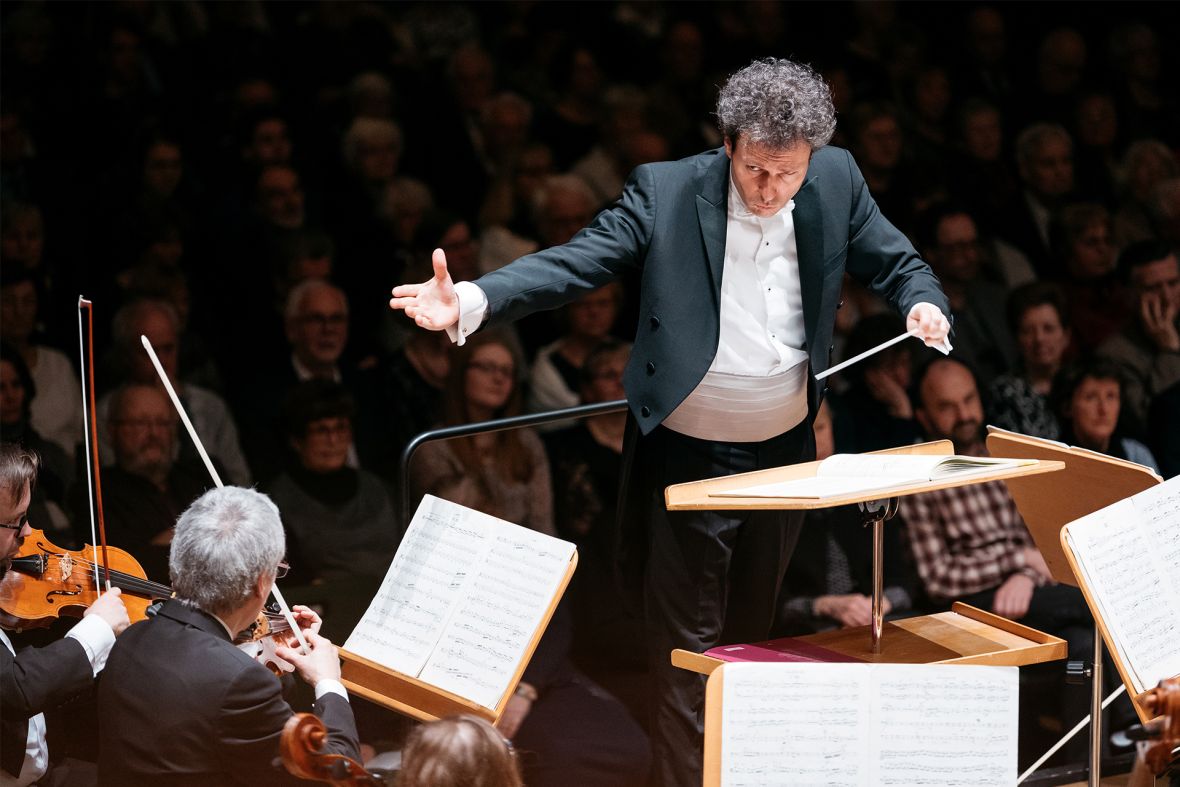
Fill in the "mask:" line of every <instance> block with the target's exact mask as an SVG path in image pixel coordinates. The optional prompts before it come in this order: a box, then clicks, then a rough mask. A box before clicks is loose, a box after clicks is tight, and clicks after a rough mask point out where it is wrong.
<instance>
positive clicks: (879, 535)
mask: <svg viewBox="0 0 1180 787" xmlns="http://www.w3.org/2000/svg"><path fill="white" fill-rule="evenodd" d="M873 453H875V454H895V455H912V454H924V455H949V454H953V453H954V446H953V444H952V443H951V441H950V440H936V441H933V442H929V443H920V444H918V445H908V446H902V447H899V448H890V449H886V450H884V451H874V452H873ZM997 456H1002V454H997ZM1064 466H1065V465H1064V464H1063V463H1062V462H1060V461H1038V462H1037V464H1035V465H1029V466H1023V467H1015V468H1012V467H1009V468H1002V469H995V470H989V471H987V472H980V473H972V474H970V475H966V476H963V477H959V478H954V477H951V478H945V479H940V480H938V481H930V482H925V483H921V484H907V485H902V486H896V487H891V488H886V489H878V490H874V491H871V492H860V493H855V494H848V495H840V496H838V497H827V498H823V499H801V498H766V497H715V496H714V495H716V494H717V493H720V492H728V491H731V490H734V489H742V488H744V487H748V486H755V485H758V484H769V483H776V482H782V481H789V480H794V479H799V478H810V477H814V476H815V474H816V469H817V468H818V467H819V462H806V463H802V464H797V465H787V466H786V467H775V468H771V469H769V470H757V471H754V472H752V473H741V474H738V475H731V476H724V477H722V478H712V479H707V480H705V481H693V482H690V483H685V484H675V485H673V486H669V487H668V488H667V489H666V490H665V492H664V500H665V503H666V504H667V506H668V510H669V511H694V510H726V511H730V510H789V511H798V510H811V509H817V508H829V507H832V506H840V505H850V504H853V503H855V504H858V505H859V506H860V508H861V511H862V512H863V514H864V517H865V523H866V524H870V523H871V524H872V526H873V594H872V599H873V620H872V623H871V624H870V626H868V628H869V633H870V638H869V640H868V641H867V644H868V648H867V649H866V648H865V647H864V643H865V640H864V638H863V636H857V635H854V634H852V633H850V632H860V634H863V628H860V629H851V630H850V631H849V632H842V634H843V636H842V637H841V639H840V641H839V643H831V642H827V641H825V642H824V646H825V647H827V648H828V649H833V650H840V651H841V652H845V651H847V655H848V656H851V657H853V658H854V659H856V660H858V661H878V660H882V656H883V653H882V644H881V642H882V633H883V630H884V607H883V606H882V600H883V598H884V585H883V583H884V577H883V574H884V571H883V568H882V565H883V562H884V543H885V539H884V535H885V531H884V525H885V520H887V519H889V518H890V517H892V516H893V515H894V514H895V513H896V512H897V503H898V498H899V497H903V496H906V495H916V494H922V493H923V492H933V491H935V490H938V489H950V488H952V487H959V486H967V485H970V484H978V483H983V482H985V481H1000V480H1005V481H1006V480H1008V479H1012V478H1020V477H1024V476H1032V475H1039V474H1042V473H1051V472H1054V471H1057V470H1061V469H1062V468H1064ZM963 606H964V607H966V605H963ZM966 608H967V609H972V608H970V607H966ZM976 620H977V622H978V621H979V619H978V618H976ZM910 625H912V624H910ZM988 625H989V626H990V625H991V624H990V623H989V624H988ZM1013 625H1015V624H1013ZM894 626H896V624H894ZM891 628H893V626H891ZM932 628H935V627H932ZM1021 628H1026V627H1021ZM928 633H933V632H932V631H931V632H928ZM1037 634H1040V632H1037ZM1040 636H1046V635H1040ZM815 637H824V635H823V634H820V635H814V636H813V637H800V638H799V639H800V640H801V641H805V642H813V641H814V638H815ZM846 639H847V640H848V641H845V640H846ZM1050 639H1054V638H1050ZM935 641H936V640H935ZM1059 641H1060V640H1059ZM858 643H859V644H858ZM833 644H838V646H839V647H833ZM1005 649H1006V648H1005ZM1050 650H1054V649H1050ZM954 652H956V651H954V650H953V648H941V649H940V650H938V653H939V654H941V655H942V656H943V657H942V658H932V659H929V660H930V661H943V660H946V656H947V655H948V654H949V653H954ZM682 654H687V655H682ZM691 655H700V654H691V653H690V652H689V651H681V650H676V651H673V655H672V663H673V664H677V666H680V664H678V663H677V661H678V659H679V660H681V661H682V662H685V663H690V662H691V663H695V660H693V659H691V658H688V656H691ZM960 655H961V654H960ZM1051 658H1061V656H1049V657H1048V658H1047V659H1038V660H1048V659H1051ZM885 660H888V659H885ZM1022 663H1034V662H1022ZM688 668H689V669H693V667H688ZM697 671H700V670H697Z"/></svg>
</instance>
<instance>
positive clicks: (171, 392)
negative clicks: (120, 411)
mask: <svg viewBox="0 0 1180 787" xmlns="http://www.w3.org/2000/svg"><path fill="white" fill-rule="evenodd" d="M139 340H140V342H142V343H143V349H145V350H147V354H148V358H151V360H152V366H154V367H155V369H156V374H157V375H159V377H160V382H162V383H163V384H164V390H166V391H167V392H168V398H170V399H171V400H172V406H173V407H175V408H176V413H177V414H178V415H179V416H180V420H181V422H182V423H183V424H184V428H185V429H187V430H188V436H189V437H191V438H192V439H193V445H194V446H196V448H197V453H198V454H200V455H201V461H203V462H204V463H205V469H206V470H208V471H209V475H210V476H212V478H213V483H214V484H216V485H217V488H218V489H221V488H222V487H224V486H225V484H224V483H222V481H221V476H220V475H218V474H217V468H215V467H214V466H213V460H212V459H210V458H209V453H208V452H207V451H206V450H205V444H204V443H202V442H201V438H200V437H198V436H197V430H196V428H195V427H194V426H193V422H192V421H190V420H189V417H188V413H187V412H185V409H184V405H183V404H181V403H180V397H179V396H177V395H176V389H175V388H173V387H172V381H171V380H169V379H168V373H167V372H165V371H164V367H163V365H162V364H161V363H160V358H159V356H157V355H156V350H155V348H154V347H152V343H151V342H150V341H148V337H146V336H140V337H139ZM270 592H271V593H272V594H273V595H274V597H275V601H277V602H278V603H279V609H280V610H282V613H283V617H284V618H286V619H287V623H288V624H289V625H290V626H291V632H292V633H293V634H294V635H295V639H297V640H298V641H299V646H300V647H301V648H303V652H304V653H310V652H311V648H309V647H308V646H307V640H305V639H304V638H303V631H302V630H300V628H299V625H298V624H297V623H296V622H295V616H294V615H292V614H291V608H290V607H289V606H287V599H285V598H283V594H282V592H281V591H280V590H279V583H278V580H276V581H275V582H274V583H272V584H271V587H270Z"/></svg>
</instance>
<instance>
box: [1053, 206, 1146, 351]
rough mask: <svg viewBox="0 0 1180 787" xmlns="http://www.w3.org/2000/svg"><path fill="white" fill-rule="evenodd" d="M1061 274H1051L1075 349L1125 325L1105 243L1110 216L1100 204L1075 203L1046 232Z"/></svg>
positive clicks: (1123, 301) (1110, 249)
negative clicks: (1063, 303)
mask: <svg viewBox="0 0 1180 787" xmlns="http://www.w3.org/2000/svg"><path fill="white" fill-rule="evenodd" d="M1051 235H1052V239H1053V249H1054V254H1055V256H1056V258H1057V260H1058V261H1059V265H1060V270H1061V275H1060V276H1059V277H1056V279H1057V280H1058V281H1060V282H1061V286H1062V288H1063V289H1064V290H1065V297H1066V301H1067V302H1068V303H1069V311H1070V315H1069V321H1070V323H1072V324H1073V343H1074V347H1075V348H1077V349H1078V350H1079V351H1080V352H1083V353H1086V352H1093V351H1094V349H1095V348H1096V347H1098V345H1100V344H1101V343H1102V342H1103V341H1105V340H1106V339H1107V337H1109V336H1111V335H1113V334H1114V333H1116V332H1117V331H1118V330H1119V329H1120V328H1122V327H1123V325H1124V324H1126V322H1127V319H1128V317H1129V316H1130V314H1129V309H1128V306H1127V297H1126V295H1125V293H1124V289H1123V286H1122V284H1121V283H1120V282H1119V279H1118V276H1117V275H1116V273H1115V270H1116V262H1117V258H1116V250H1115V248H1114V246H1112V245H1111V242H1110V214H1109V213H1107V211H1106V209H1105V208H1103V207H1102V206H1101V205H1094V204H1091V203H1085V202H1082V203H1076V204H1072V205H1066V206H1065V207H1064V208H1062V209H1061V211H1060V213H1058V215H1057V217H1056V219H1055V220H1054V222H1053V227H1052V231H1051Z"/></svg>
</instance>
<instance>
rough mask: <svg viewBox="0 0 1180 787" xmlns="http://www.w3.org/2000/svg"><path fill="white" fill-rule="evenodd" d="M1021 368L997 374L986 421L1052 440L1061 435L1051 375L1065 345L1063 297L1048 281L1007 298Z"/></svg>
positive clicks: (1057, 367)
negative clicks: (1051, 394) (1052, 398)
mask: <svg viewBox="0 0 1180 787" xmlns="http://www.w3.org/2000/svg"><path fill="white" fill-rule="evenodd" d="M1008 325H1009V326H1010V327H1011V329H1012V333H1013V335H1014V336H1016V343H1017V347H1018V349H1019V351H1020V369H1019V371H1017V372H1014V373H1012V374H1003V375H1000V376H999V377H997V378H996V379H995V380H994V381H993V382H992V385H991V389H990V390H989V392H988V393H989V397H988V399H989V405H988V410H989V413H988V422H989V423H992V424H995V425H996V426H998V427H1000V428H1001V429H1010V430H1012V431H1013V432H1020V433H1021V434H1027V435H1032V436H1033V437H1045V438H1048V439H1050V440H1056V439H1057V437H1058V436H1059V435H1060V433H1061V427H1060V426H1059V425H1058V423H1057V416H1056V415H1054V413H1053V408H1052V407H1050V405H1049V391H1050V389H1051V388H1052V387H1053V378H1054V376H1055V375H1056V374H1057V372H1058V370H1060V369H1061V364H1062V362H1063V361H1064V359H1065V353H1066V350H1067V349H1068V348H1069V341H1070V329H1069V316H1068V313H1067V310H1066V303H1065V296H1064V295H1063V294H1062V292H1061V289H1060V288H1059V287H1057V286H1056V285H1055V284H1052V283H1050V282H1034V283H1033V284H1027V285H1025V286H1023V287H1021V288H1019V289H1017V290H1016V291H1014V292H1013V293H1012V295H1011V296H1009V298H1008Z"/></svg>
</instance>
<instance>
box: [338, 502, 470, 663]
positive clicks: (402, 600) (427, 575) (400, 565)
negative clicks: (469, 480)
mask: <svg viewBox="0 0 1180 787" xmlns="http://www.w3.org/2000/svg"><path fill="white" fill-rule="evenodd" d="M470 513H473V512H470V511H468V510H467V509H464V508H463V507H461V506H456V505H455V504H453V503H449V502H447V501H445V500H440V499H439V498H437V497H433V496H431V495H427V496H425V497H424V498H423V499H422V504H421V505H420V506H419V507H418V510H417V511H416V512H415V514H414V519H413V520H412V521H411V522H410V527H409V529H408V530H407V531H406V535H405V538H403V539H402V543H401V546H399V547H398V550H397V554H396V555H395V556H394V558H393V563H392V564H391V565H390V566H389V571H387V572H386V573H385V580H384V581H383V582H382V583H381V587H380V589H379V590H378V591H377V595H376V596H374V597H373V600H372V602H370V604H369V608H368V610H367V611H366V612H365V614H364V616H362V617H361V620H360V622H359V623H357V626H356V628H355V629H353V632H352V634H351V635H349V637H348V640H347V641H346V642H345V643H344V649H345V650H347V651H350V652H352V653H355V654H357V655H358V656H363V657H364V658H367V659H369V660H370V661H375V662H377V663H379V664H383V665H385V666H387V667H389V668H391V669H394V670H396V671H398V672H400V673H402V674H404V675H414V676H417V675H418V673H420V672H421V671H422V667H423V666H424V665H425V664H426V660H427V658H429V656H430V653H431V651H432V650H434V647H435V645H436V643H437V642H438V638H439V636H440V635H441V634H442V632H443V629H444V627H445V626H446V623H447V621H448V620H449V618H450V615H451V613H452V612H453V610H454V609H455V607H456V606H457V605H458V602H459V600H460V598H461V594H462V592H463V582H464V580H465V578H466V577H467V576H468V575H469V574H471V572H472V571H473V570H474V569H475V567H476V566H477V565H478V563H479V562H480V561H481V560H482V559H483V553H484V550H485V542H486V540H487V539H488V536H489V534H488V532H487V530H486V529H485V528H480V527H477V526H475V525H474V524H473V523H472V522H471V521H470V517H469V516H468V514H470Z"/></svg>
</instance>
